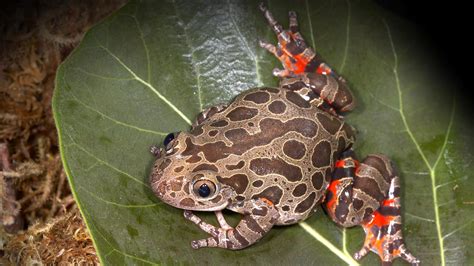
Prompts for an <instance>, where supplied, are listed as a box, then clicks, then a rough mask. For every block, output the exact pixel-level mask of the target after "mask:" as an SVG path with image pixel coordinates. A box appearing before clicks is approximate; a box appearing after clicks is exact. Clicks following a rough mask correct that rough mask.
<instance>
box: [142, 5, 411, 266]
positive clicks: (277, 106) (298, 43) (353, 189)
mask: <svg viewBox="0 0 474 266" xmlns="http://www.w3.org/2000/svg"><path fill="white" fill-rule="evenodd" d="M260 9H261V10H262V11H263V13H264V16H265V18H266V19H267V21H268V23H269V24H270V26H271V27H272V29H273V31H274V32H275V33H276V35H277V38H278V46H277V47H276V46H273V45H272V44H269V43H265V42H263V41H260V45H261V46H262V47H263V48H265V49H267V50H268V51H270V52H271V53H273V54H274V55H275V56H276V57H277V58H279V60H280V61H281V62H282V64H283V67H284V70H279V69H275V70H274V71H273V74H274V75H275V76H278V77H280V78H281V81H280V87H279V88H266V87H264V88H256V89H251V90H248V91H245V92H243V93H241V94H240V95H238V96H236V97H235V99H234V100H233V101H232V102H230V103H229V104H228V105H220V106H213V107H210V108H208V109H206V110H204V111H203V112H202V113H200V114H199V115H198V116H197V119H196V122H195V123H194V124H193V125H192V128H191V130H190V131H189V132H180V133H178V134H175V135H173V136H174V138H173V136H172V137H171V138H168V137H167V139H172V140H171V141H169V142H168V140H167V141H166V143H164V144H165V147H164V148H158V147H154V148H152V153H153V154H154V155H155V156H156V158H157V160H156V161H155V163H154V166H153V169H152V172H151V175H150V182H151V187H152V189H153V191H154V192H155V194H156V195H157V196H158V197H159V198H160V199H161V200H162V201H164V202H166V203H167V204H169V205H171V206H174V207H177V208H181V209H184V210H185V212H184V217H185V218H186V219H188V220H190V221H191V222H193V223H195V224H196V225H197V226H199V228H200V229H202V230H203V231H205V232H206V233H208V234H209V235H210V237H209V238H206V239H200V240H195V241H192V243H191V245H192V247H193V248H201V247H220V248H226V249H233V250H235V249H242V248H245V247H247V246H250V245H252V244H254V243H255V242H257V241H258V240H260V239H261V238H262V237H263V236H264V235H265V234H266V233H267V232H268V231H270V230H271V228H272V227H273V226H274V225H290V224H294V223H297V222H300V221H303V220H305V219H306V218H308V217H309V216H310V215H311V214H312V213H314V211H313V210H314V209H315V207H316V206H317V205H319V204H323V207H324V208H325V210H326V212H327V213H328V215H329V216H330V217H331V218H332V220H333V221H334V222H336V223H337V224H339V225H341V226H344V227H350V226H355V225H360V226H362V227H363V228H364V230H365V232H366V239H365V242H364V245H363V247H362V249H361V250H360V251H359V252H357V253H356V254H355V255H354V257H355V258H356V259H360V258H362V257H363V256H365V255H366V254H367V253H368V252H369V251H373V252H375V253H377V254H378V255H379V256H380V258H381V260H382V262H383V263H385V264H390V263H391V262H392V261H393V259H395V258H397V257H401V258H403V259H405V260H406V261H408V262H410V263H412V264H414V265H416V264H419V260H418V259H416V258H415V257H414V256H413V255H412V254H411V253H410V252H409V251H408V250H407V248H406V247H405V244H404V241H403V236H402V224H401V215H400V184H399V182H400V179H399V177H398V175H397V173H396V170H395V168H394V166H393V165H392V163H391V161H390V160H389V159H388V158H387V157H386V156H384V155H369V156H367V157H366V158H365V159H364V160H363V161H362V162H360V163H359V162H358V161H357V160H356V159H355V156H354V153H353V151H352V149H351V147H352V145H353V143H354V141H355V136H354V135H355V134H354V130H353V128H352V127H351V126H349V125H348V124H346V123H345V122H344V121H343V119H342V113H344V112H346V111H350V110H352V109H353V108H354V106H355V99H354V97H353V95H352V93H351V91H350V90H349V88H348V86H347V84H346V81H345V80H344V79H343V78H342V77H341V76H339V74H337V73H336V72H335V71H334V70H332V69H331V68H330V67H329V65H328V64H326V63H325V62H324V61H323V60H322V58H321V57H320V56H319V55H318V54H316V53H315V52H314V51H313V50H312V49H311V48H310V47H308V46H307V45H306V43H305V41H304V39H303V38H302V36H301V34H300V33H299V32H298V23H297V20H296V14H295V12H290V13H289V16H290V29H289V30H283V28H282V27H281V25H279V24H278V23H277V22H276V21H275V20H274V18H273V16H272V14H271V13H270V12H269V11H268V10H267V9H266V7H265V6H263V5H261V6H260ZM223 209H229V210H232V211H235V212H238V213H241V214H242V215H243V217H242V220H241V221H240V222H239V224H238V225H237V226H235V227H231V226H229V225H228V224H227V222H226V221H225V219H224V216H223V215H222V213H221V210H223ZM192 211H214V212H215V214H216V216H217V220H218V222H219V227H216V226H214V225H211V224H209V223H206V222H204V221H202V220H201V219H200V218H199V217H198V216H196V215H195V214H193V213H192Z"/></svg>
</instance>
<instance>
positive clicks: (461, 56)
mask: <svg viewBox="0 0 474 266" xmlns="http://www.w3.org/2000/svg"><path fill="white" fill-rule="evenodd" d="M376 2H377V3H378V4H379V5H381V6H382V7H384V8H386V9H388V10H391V11H392V12H394V13H396V14H398V15H399V16H402V17H404V18H406V19H408V20H410V21H412V22H413V23H415V24H416V25H418V26H419V27H420V28H421V29H422V30H423V31H424V32H425V33H426V36H427V38H428V43H430V44H432V45H433V47H434V49H435V51H436V53H435V55H434V56H438V57H439V58H438V59H439V61H440V62H441V64H442V68H443V70H444V73H446V75H450V76H452V77H453V82H458V84H455V86H451V87H452V88H458V91H455V92H453V93H456V94H457V96H458V99H459V100H460V103H461V104H460V106H462V107H464V108H466V111H469V112H472V111H474V107H473V104H472V103H471V100H472V99H474V93H473V88H472V86H471V84H470V80H471V79H472V78H471V76H473V75H474V73H472V67H471V64H472V62H473V58H474V57H473V52H474V51H473V48H474V42H473V40H472V38H473V36H472V35H473V33H474V28H473V27H472V26H473V24H474V23H472V21H473V19H474V14H473V13H472V5H470V2H469V1H465V2H463V1H439V2H438V1H416V0H415V1H409V0H376Z"/></svg>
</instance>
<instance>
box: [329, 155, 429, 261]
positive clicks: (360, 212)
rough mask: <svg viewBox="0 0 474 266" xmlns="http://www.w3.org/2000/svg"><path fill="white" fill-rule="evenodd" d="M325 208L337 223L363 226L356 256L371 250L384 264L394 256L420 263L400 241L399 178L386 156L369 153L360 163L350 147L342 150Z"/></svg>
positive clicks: (360, 256) (359, 256) (358, 257)
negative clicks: (362, 235) (362, 242)
mask: <svg viewBox="0 0 474 266" xmlns="http://www.w3.org/2000/svg"><path fill="white" fill-rule="evenodd" d="M324 207H325V209H326V211H327V213H328V214H329V216H330V217H331V218H332V219H333V220H334V221H335V222H336V223H338V224H339V225H342V226H344V227H350V226H354V225H361V226H362V227H363V228H364V231H365V234H366V237H365V241H364V246H363V247H362V249H361V250H360V251H359V252H357V253H356V254H355V255H354V257H355V258H356V259H361V258H362V257H364V256H365V255H366V254H367V253H368V252H369V251H373V252H375V253H377V254H378V255H379V256H380V258H381V259H382V261H383V262H384V263H391V262H392V261H393V260H394V259H395V258H397V257H401V258H403V259H404V260H406V261H408V262H410V263H412V264H413V265H418V264H419V263H420V261H419V260H418V259H417V258H415V257H414V256H413V255H412V254H411V253H410V252H409V251H408V249H407V248H406V246H405V243H404V240H403V235H402V220H401V211H400V208H401V206H400V178H399V177H398V174H397V172H396V170H395V168H394V166H393V164H392V162H391V161H390V159H388V158H387V157H386V156H384V155H374V154H373V155H369V156H367V157H366V158H365V159H364V160H363V161H362V162H361V163H360V164H359V162H358V161H356V160H355V159H354V154H353V152H352V150H348V151H345V152H343V153H342V155H341V158H340V159H339V160H338V161H337V162H336V167H335V170H334V172H333V176H332V181H331V183H330V185H329V188H328V194H327V197H326V200H325V205H324Z"/></svg>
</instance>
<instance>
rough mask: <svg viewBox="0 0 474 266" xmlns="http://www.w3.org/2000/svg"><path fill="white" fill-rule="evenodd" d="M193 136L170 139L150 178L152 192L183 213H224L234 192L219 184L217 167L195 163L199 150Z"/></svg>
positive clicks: (160, 154)
mask: <svg viewBox="0 0 474 266" xmlns="http://www.w3.org/2000/svg"><path fill="white" fill-rule="evenodd" d="M193 138H194V136H193V135H192V134H191V133H187V132H180V133H171V134H169V135H167V136H166V137H165V139H164V141H163V144H164V146H165V147H164V148H160V150H159V151H158V152H156V153H157V155H156V156H157V159H156V161H155V163H154V166H153V169H152V172H151V174H150V183H151V188H152V190H153V192H154V193H155V195H157V196H158V197H159V198H160V199H161V200H162V201H164V202H165V203H167V204H169V205H171V206H174V207H176V208H180V209H186V210H196V211H216V210H222V209H225V208H226V206H227V205H228V204H229V202H230V198H231V196H232V195H233V193H234V191H233V189H232V188H231V187H229V186H227V185H225V184H222V183H221V182H219V180H218V179H219V177H218V173H217V171H215V170H214V168H215V167H212V166H211V165H207V166H208V167H205V165H204V167H203V164H202V163H198V162H196V158H199V155H198V153H199V150H197V149H196V148H195V146H194V145H193V144H192V140H193Z"/></svg>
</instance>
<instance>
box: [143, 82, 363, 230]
mask: <svg viewBox="0 0 474 266" xmlns="http://www.w3.org/2000/svg"><path fill="white" fill-rule="evenodd" d="M353 141H354V133H353V131H352V128H351V127H349V126H348V125H347V124H346V123H345V122H343V121H342V120H341V119H339V118H337V117H334V116H332V115H330V114H328V113H326V112H324V111H322V110H320V109H319V108H318V107H316V106H313V105H311V104H309V103H308V102H307V101H305V100H304V99H303V98H302V97H301V96H300V95H298V94H297V93H295V92H293V91H290V90H284V89H275V88H258V89H252V90H248V91H246V92H244V93H242V94H240V95H238V96H237V97H236V98H235V99H234V101H233V102H232V103H230V104H229V105H228V106H227V108H225V109H224V108H222V109H221V110H220V111H219V112H215V113H214V114H213V115H212V117H209V118H208V119H205V120H203V121H202V122H201V123H200V124H199V125H196V126H195V127H194V128H193V129H192V130H191V131H190V132H181V133H179V134H178V135H177V137H176V139H175V140H174V141H173V148H172V149H171V151H170V152H169V153H168V154H167V155H168V156H166V157H163V158H160V159H159V160H157V161H156V163H155V169H158V170H159V174H158V173H157V174H154V175H152V185H153V186H154V187H156V188H157V190H156V191H158V195H159V196H160V197H161V198H162V199H164V200H165V201H167V202H171V204H172V205H174V206H175V207H185V208H186V209H188V210H209V208H213V207H210V206H209V205H210V204H211V205H212V204H214V203H213V202H212V201H215V202H218V203H219V204H221V203H222V202H221V201H222V200H223V199H227V200H228V201H229V202H230V203H229V204H228V205H227V206H226V208H228V209H231V210H233V211H236V212H239V213H242V214H244V213H245V212H246V211H247V209H246V207H242V206H243V205H245V202H246V201H249V200H251V199H259V198H266V199H268V200H270V201H271V202H272V203H273V204H274V205H275V208H277V209H278V210H279V218H278V219H277V221H276V224H277V225H284V224H293V223H297V222H298V221H301V220H304V219H306V218H307V217H308V216H309V215H310V214H311V211H312V210H313V209H314V206H315V205H316V204H317V203H319V202H320V201H321V200H322V198H323V196H324V194H325V192H326V187H327V186H328V184H329V181H330V179H331V173H332V171H333V165H334V163H335V160H337V158H338V156H339V153H340V152H341V151H343V150H346V149H347V148H349V147H350V146H351V145H352V143H353ZM167 162H169V163H167ZM163 165H165V166H166V167H163ZM203 172H205V173H209V174H210V175H214V177H213V178H215V180H217V182H218V183H219V184H220V186H221V188H222V189H225V188H230V190H232V193H231V194H232V195H229V197H220V196H219V195H218V196H216V198H214V199H213V200H211V203H209V204H206V203H203V202H200V201H199V200H197V199H196V198H193V197H189V196H186V195H187V193H188V192H189V189H187V188H189V187H190V184H189V182H191V181H192V177H193V175H196V174H198V173H203ZM167 176H172V177H173V179H171V180H168V179H166V180H162V178H163V177H167ZM160 181H161V182H160ZM163 181H164V182H163ZM166 187H169V189H167V188H166ZM177 199H179V200H177ZM218 199H219V200H218ZM183 203H185V204H186V205H185V206H182V204H183Z"/></svg>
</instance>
